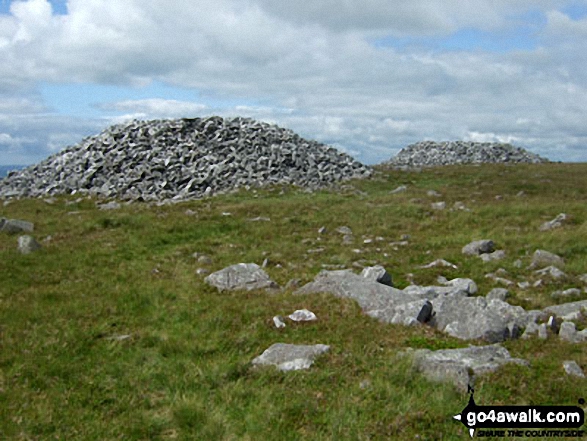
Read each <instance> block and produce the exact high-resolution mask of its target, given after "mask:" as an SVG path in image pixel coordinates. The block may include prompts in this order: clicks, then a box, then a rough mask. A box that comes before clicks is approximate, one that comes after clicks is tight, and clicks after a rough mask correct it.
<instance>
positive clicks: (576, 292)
mask: <svg viewBox="0 0 587 441" xmlns="http://www.w3.org/2000/svg"><path fill="white" fill-rule="evenodd" d="M580 295H581V290H580V289H578V288H569V289H565V290H563V291H555V292H553V293H552V294H551V295H550V296H551V297H552V298H553V299H568V298H570V297H579V296H580Z"/></svg>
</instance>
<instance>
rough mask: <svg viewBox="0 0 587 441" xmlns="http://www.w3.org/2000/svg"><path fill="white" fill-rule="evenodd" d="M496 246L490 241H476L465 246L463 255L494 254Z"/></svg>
mask: <svg viewBox="0 0 587 441" xmlns="http://www.w3.org/2000/svg"><path fill="white" fill-rule="evenodd" d="M494 246H495V244H494V243H493V241H492V240H490V239H482V240H475V241H473V242H471V243H468V244H467V245H465V246H464V247H463V249H462V252H463V254H466V255H470V256H477V255H479V254H485V253H492V252H493V250H494V248H493V247H494Z"/></svg>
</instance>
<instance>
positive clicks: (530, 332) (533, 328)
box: [522, 322, 539, 339]
mask: <svg viewBox="0 0 587 441" xmlns="http://www.w3.org/2000/svg"><path fill="white" fill-rule="evenodd" d="M538 330H539V326H538V324H537V323H535V322H530V323H528V326H526V329H525V330H524V334H522V338H523V339H528V338H531V337H532V336H535V335H537V334H538Z"/></svg>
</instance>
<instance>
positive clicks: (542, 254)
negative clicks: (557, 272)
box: [528, 250, 565, 269]
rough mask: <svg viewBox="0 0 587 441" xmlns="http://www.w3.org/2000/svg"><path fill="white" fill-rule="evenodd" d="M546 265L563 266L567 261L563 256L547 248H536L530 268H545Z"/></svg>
mask: <svg viewBox="0 0 587 441" xmlns="http://www.w3.org/2000/svg"><path fill="white" fill-rule="evenodd" d="M545 266H555V267H557V268H563V267H564V266H565V261H564V260H563V258H562V257H560V256H558V255H556V254H554V253H551V252H549V251H545V250H536V251H534V254H533V255H532V263H530V266H529V267H528V269H536V268H544V267H545Z"/></svg>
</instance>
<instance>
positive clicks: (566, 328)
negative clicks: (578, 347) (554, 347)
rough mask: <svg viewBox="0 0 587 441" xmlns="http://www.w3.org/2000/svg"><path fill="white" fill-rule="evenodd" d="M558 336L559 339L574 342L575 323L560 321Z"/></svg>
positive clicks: (575, 334) (575, 333) (575, 339)
mask: <svg viewBox="0 0 587 441" xmlns="http://www.w3.org/2000/svg"><path fill="white" fill-rule="evenodd" d="M558 336H559V338H560V339H561V340H565V341H568V342H571V343H575V342H576V341H577V330H576V328H575V324H574V323H573V322H562V324H561V327H560V329H559V331H558Z"/></svg>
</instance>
